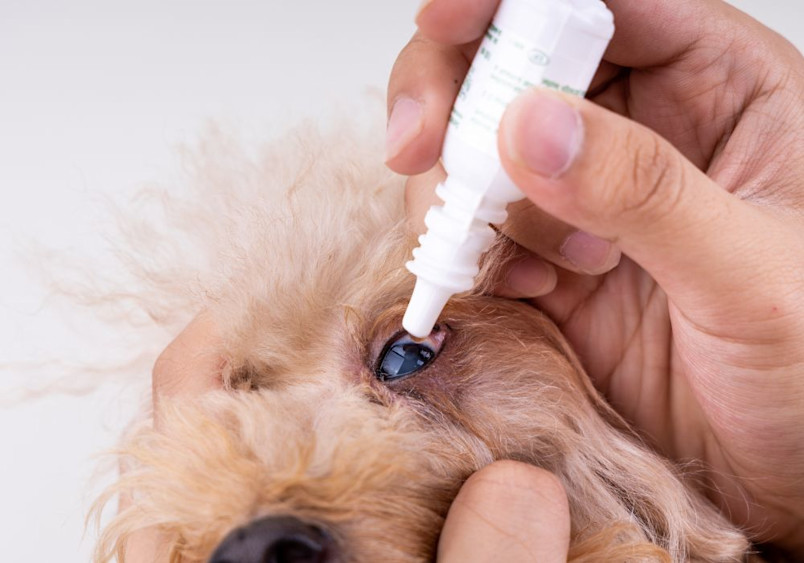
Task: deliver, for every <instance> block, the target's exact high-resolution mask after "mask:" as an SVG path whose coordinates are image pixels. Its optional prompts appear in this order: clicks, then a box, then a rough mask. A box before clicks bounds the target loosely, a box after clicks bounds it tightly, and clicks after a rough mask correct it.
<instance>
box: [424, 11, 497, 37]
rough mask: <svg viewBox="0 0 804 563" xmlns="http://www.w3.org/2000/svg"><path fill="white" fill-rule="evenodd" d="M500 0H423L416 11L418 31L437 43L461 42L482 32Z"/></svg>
mask: <svg viewBox="0 0 804 563" xmlns="http://www.w3.org/2000/svg"><path fill="white" fill-rule="evenodd" d="M499 4H500V0H473V1H472V2H467V1H466V0H425V1H424V3H422V5H421V7H420V8H419V13H418V14H416V25H417V26H419V29H420V30H421V32H422V33H423V34H424V35H425V36H426V37H428V38H429V39H432V40H433V41H437V42H439V43H444V44H446V45H461V44H464V43H469V42H470V41H474V40H475V39H477V38H478V37H481V36H482V35H483V33H485V31H486V28H487V27H488V26H489V22H491V19H492V17H493V16H494V12H496V11H497V6H498V5H499Z"/></svg>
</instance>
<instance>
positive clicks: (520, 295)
mask: <svg viewBox="0 0 804 563" xmlns="http://www.w3.org/2000/svg"><path fill="white" fill-rule="evenodd" d="M493 283H494V285H493V287H492V290H491V291H493V293H494V295H497V296H499V297H509V298H511V299H526V298H534V297H541V296H542V295H547V294H548V293H550V292H552V291H553V290H554V289H555V288H556V284H557V283H558V274H557V272H556V268H555V266H553V265H552V264H550V263H549V262H547V261H546V260H545V259H544V258H542V257H541V256H538V255H536V254H534V253H532V252H530V251H528V250H527V249H525V248H523V247H521V246H518V245H517V247H516V254H515V255H514V256H513V257H511V258H509V259H508V261H507V264H506V268H505V269H504V270H503V271H502V272H500V279H498V280H495V281H494V282H493Z"/></svg>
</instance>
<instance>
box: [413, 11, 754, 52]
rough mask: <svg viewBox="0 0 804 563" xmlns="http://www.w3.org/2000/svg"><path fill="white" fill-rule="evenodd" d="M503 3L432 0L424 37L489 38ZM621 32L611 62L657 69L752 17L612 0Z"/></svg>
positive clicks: (453, 41) (422, 25)
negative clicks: (488, 29) (718, 31)
mask: <svg viewBox="0 0 804 563" xmlns="http://www.w3.org/2000/svg"><path fill="white" fill-rule="evenodd" d="M498 5H499V0H474V1H472V2H466V1H465V0H430V1H426V2H425V3H424V4H423V5H422V7H421V8H420V9H419V13H418V14H417V17H416V23H417V25H418V26H419V29H420V30H421V33H422V34H423V35H424V36H426V37H427V38H429V39H432V40H433V41H437V42H439V43H444V44H448V45H460V44H462V43H467V42H469V41H472V40H474V39H477V38H478V37H481V36H482V35H483V32H484V31H485V30H486V28H487V27H488V25H489V23H490V22H491V20H492V19H493V17H494V12H495V11H496V10H497V6H498ZM606 5H607V7H608V8H609V9H610V10H611V11H612V13H613V14H614V22H615V25H616V31H615V34H614V38H613V39H612V41H611V45H610V46H609V49H608V51H607V53H606V59H607V60H608V61H611V62H613V63H615V64H617V65H620V66H627V67H637V68H639V67H651V66H660V65H665V64H667V63H670V62H672V61H674V60H676V59H678V58H679V57H681V56H682V55H683V54H684V53H686V52H688V51H689V50H690V49H691V48H692V47H693V46H695V44H696V43H698V42H699V41H700V40H702V39H706V38H707V37H712V36H713V35H714V36H717V35H718V34H717V33H713V30H714V29H717V30H726V29H728V28H729V27H731V28H734V26H735V24H740V25H743V24H745V23H746V22H748V21H750V18H749V17H748V16H746V15H745V14H743V13H741V12H740V11H738V10H736V9H735V8H733V7H731V6H729V5H728V4H726V3H725V2H720V1H710V2H700V1H696V0H684V1H680V2H668V1H667V0H609V1H608V2H607V3H606Z"/></svg>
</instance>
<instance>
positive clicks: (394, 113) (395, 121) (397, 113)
mask: <svg viewBox="0 0 804 563" xmlns="http://www.w3.org/2000/svg"><path fill="white" fill-rule="evenodd" d="M423 113H424V112H423V111H422V105H421V104H420V103H419V102H417V101H416V100H414V99H412V98H407V97H402V98H399V99H397V100H396V101H395V102H394V105H393V107H392V108H391V117H389V118H388V128H387V129H386V131H385V160H386V162H387V161H389V160H391V159H392V158H394V157H395V156H396V155H398V154H399V153H400V152H402V150H403V149H404V148H405V147H406V146H407V145H408V143H410V141H412V140H413V139H414V137H416V136H417V135H418V134H419V133H421V130H422V129H423V127H424V120H423V119H422V116H423Z"/></svg>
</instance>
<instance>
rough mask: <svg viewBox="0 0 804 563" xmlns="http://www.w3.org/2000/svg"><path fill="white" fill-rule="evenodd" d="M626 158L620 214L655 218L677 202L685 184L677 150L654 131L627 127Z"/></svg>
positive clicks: (619, 194)
mask: <svg viewBox="0 0 804 563" xmlns="http://www.w3.org/2000/svg"><path fill="white" fill-rule="evenodd" d="M625 146H626V151H625V154H626V155H629V156H628V162H627V163H626V164H625V165H624V166H623V167H622V168H621V170H622V172H621V173H622V174H623V176H624V177H621V178H620V180H621V181H620V182H619V183H620V185H621V188H625V189H620V190H618V199H619V204H618V205H616V206H614V208H615V209H618V211H619V213H620V214H621V215H625V216H632V217H638V218H639V219H640V221H641V222H644V221H651V220H654V219H658V218H660V217H662V216H664V215H666V214H668V213H670V212H672V210H673V208H674V207H676V205H677V204H678V203H679V201H680V198H681V191H682V189H683V187H684V178H683V175H684V166H683V163H682V162H681V157H680V155H679V154H678V153H676V152H675V151H674V150H672V149H671V148H670V147H669V146H668V145H667V144H666V143H665V142H664V141H663V140H662V139H661V138H659V137H658V136H656V135H653V134H650V135H645V134H644V133H636V132H633V131H629V132H628V133H627V136H626V143H625Z"/></svg>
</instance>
